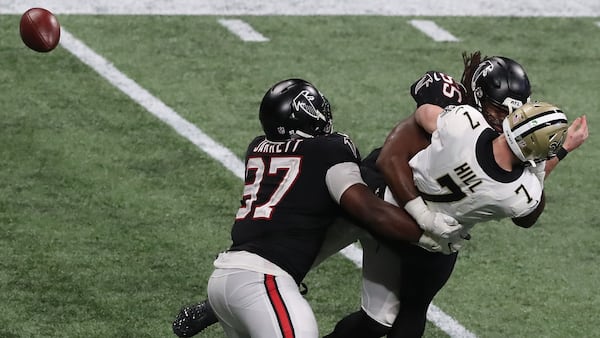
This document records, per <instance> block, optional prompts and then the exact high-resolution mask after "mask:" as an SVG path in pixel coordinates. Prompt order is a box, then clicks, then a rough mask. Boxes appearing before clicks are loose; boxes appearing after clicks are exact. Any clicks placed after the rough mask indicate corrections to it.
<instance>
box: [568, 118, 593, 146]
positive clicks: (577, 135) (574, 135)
mask: <svg viewBox="0 0 600 338" xmlns="http://www.w3.org/2000/svg"><path fill="white" fill-rule="evenodd" d="M588 135H589V133H588V126H587V118H586V116H585V115H583V116H580V117H578V118H576V119H575V120H573V122H572V123H571V125H570V126H569V129H567V139H566V140H565V143H564V144H563V148H565V149H566V150H567V151H573V150H575V149H577V148H579V146H580V145H582V144H583V142H585V140H587V138H588Z"/></svg>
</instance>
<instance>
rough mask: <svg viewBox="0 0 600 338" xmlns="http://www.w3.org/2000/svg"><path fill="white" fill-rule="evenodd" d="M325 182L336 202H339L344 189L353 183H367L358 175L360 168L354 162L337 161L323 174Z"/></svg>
mask: <svg viewBox="0 0 600 338" xmlns="http://www.w3.org/2000/svg"><path fill="white" fill-rule="evenodd" d="M325 183H326V184H327V188H328V189H329V194H330V195H331V198H333V199H334V200H335V201H336V203H337V204H340V198H341V197H342V194H343V193H344V192H345V191H346V189H348V188H350V187H351V186H353V185H355V184H363V185H367V184H366V183H365V181H364V180H363V179H362V177H361V176H360V168H359V167H358V164H356V163H354V162H342V163H338V164H336V165H334V166H332V167H331V168H329V170H327V174H326V175H325Z"/></svg>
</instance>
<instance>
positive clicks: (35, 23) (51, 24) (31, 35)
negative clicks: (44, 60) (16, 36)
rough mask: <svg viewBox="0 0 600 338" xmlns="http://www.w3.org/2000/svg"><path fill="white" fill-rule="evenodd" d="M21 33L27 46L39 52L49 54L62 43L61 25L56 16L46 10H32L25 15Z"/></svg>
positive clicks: (22, 20) (21, 24)
mask: <svg viewBox="0 0 600 338" xmlns="http://www.w3.org/2000/svg"><path fill="white" fill-rule="evenodd" d="M20 31H21V39H22V40H23V42H24V43H25V45H27V47H29V48H31V49H33V50H35V51H37V52H42V53H45V52H49V51H51V50H53V49H54V48H56V46H57V45H58V41H60V24H59V23H58V20H57V19H56V17H55V16H54V14H52V13H51V12H50V11H48V10H47V9H44V8H30V9H28V10H27V11H26V12H25V13H23V16H21V23H20Z"/></svg>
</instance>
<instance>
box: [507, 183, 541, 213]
mask: <svg viewBox="0 0 600 338" xmlns="http://www.w3.org/2000/svg"><path fill="white" fill-rule="evenodd" d="M520 181H521V185H520V186H519V188H518V189H516V190H515V193H516V194H517V197H518V198H516V199H514V201H515V203H513V204H512V205H511V206H510V208H511V212H512V214H513V216H512V217H513V218H514V217H524V216H527V215H529V214H530V213H532V212H533V211H534V210H535V209H536V208H537V206H538V205H539V204H540V201H541V200H542V191H543V186H542V184H541V183H540V181H539V180H538V178H537V177H536V176H535V174H532V173H529V172H527V173H524V174H523V176H522V177H521V180H520Z"/></svg>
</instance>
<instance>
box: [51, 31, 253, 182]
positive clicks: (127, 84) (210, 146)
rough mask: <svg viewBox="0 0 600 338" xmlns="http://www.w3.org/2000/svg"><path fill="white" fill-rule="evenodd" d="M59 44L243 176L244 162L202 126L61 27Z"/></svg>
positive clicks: (238, 175) (203, 149)
mask: <svg viewBox="0 0 600 338" xmlns="http://www.w3.org/2000/svg"><path fill="white" fill-rule="evenodd" d="M60 44H61V45H62V46H63V47H64V48H65V49H66V50H68V51H69V52H71V54H73V55H75V56H76V57H77V58H79V59H80V60H81V61H82V62H83V63H85V64H86V65H88V66H90V67H91V68H92V69H94V70H95V71H96V72H97V73H98V74H100V75H101V76H102V77H103V78H105V79H106V80H107V81H108V82H110V83H111V84H112V85H113V86H115V87H117V88H118V89H119V90H121V91H122V92H123V93H125V94H126V95H127V96H129V97H130V98H131V99H132V100H133V101H135V102H137V103H138V104H139V105H140V106H142V107H144V108H145V109H146V110H147V111H148V112H150V113H151V114H152V115H154V116H156V117H157V118H159V119H160V120H161V121H163V122H164V123H166V124H168V125H169V126H171V127H172V128H173V129H175V131H176V132H177V133H178V134H179V135H181V136H183V137H185V138H186V139H188V140H189V141H190V142H192V143H193V144H195V145H196V146H197V147H198V148H200V149H201V150H202V151H204V152H205V153H207V154H208V155H210V156H211V157H212V158H214V159H215V160H217V161H219V162H220V163H221V164H223V166H225V168H227V169H229V170H230V171H231V172H232V173H234V174H235V175H236V176H237V177H239V178H243V177H244V171H245V168H244V164H243V163H242V162H241V161H240V159H239V158H238V157H237V156H236V155H235V154H234V153H233V152H231V151H230V150H229V149H227V148H225V147H224V146H222V145H221V144H219V143H218V142H215V141H214V140H213V139H211V138H210V137H209V136H208V135H206V134H205V133H204V132H203V131H202V130H200V129H198V127H196V126H195V125H193V124H192V123H190V122H188V121H187V120H186V119H184V118H183V117H181V116H179V114H177V113H176V112H175V111H174V110H173V109H172V108H171V107H169V106H167V105H166V104H164V103H163V102H162V101H161V100H159V99H158V98H156V97H155V96H154V95H152V94H150V93H149V92H148V91H147V90H146V89H144V88H142V87H141V86H140V85H139V84H137V83H136V82H135V81H133V80H132V79H130V78H129V77H127V75H125V74H123V73H121V71H119V70H118V69H117V68H116V67H115V66H113V65H112V63H110V62H109V61H108V60H106V59H105V58H103V57H102V56H100V55H98V54H97V53H96V52H94V51H93V50H92V49H91V48H89V47H88V46H86V45H85V44H84V43H83V42H82V41H80V40H78V39H77V38H75V37H74V36H73V35H71V33H69V32H68V31H67V30H66V29H64V27H62V30H61V37H60Z"/></svg>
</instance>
